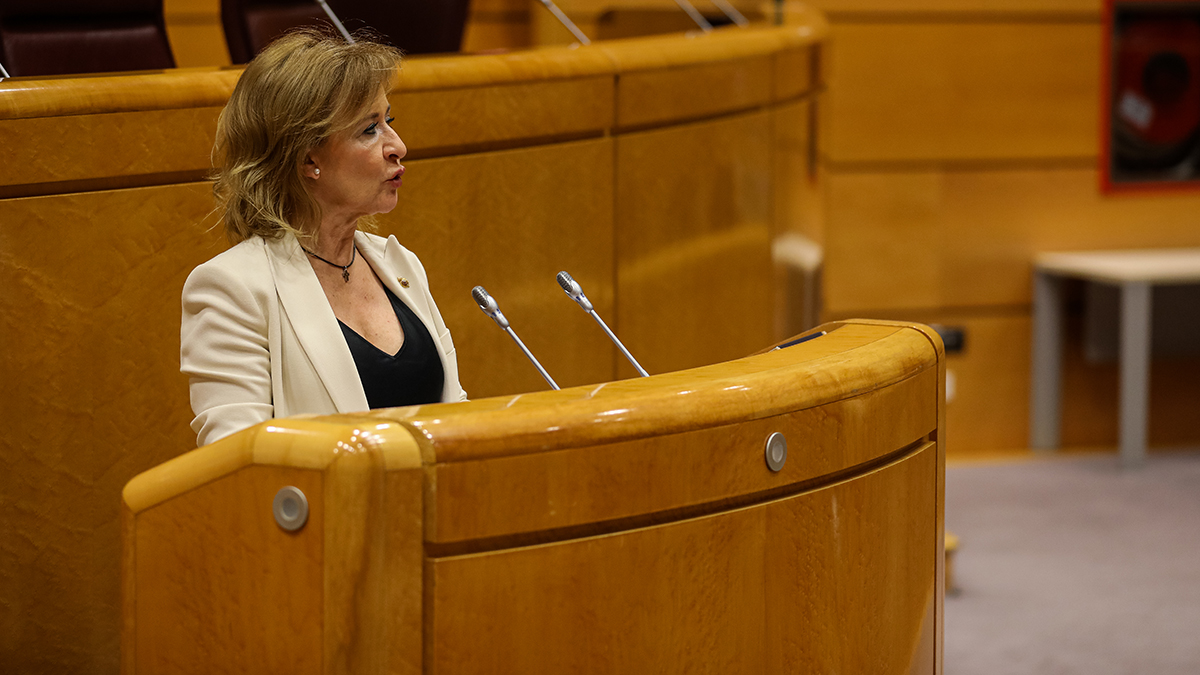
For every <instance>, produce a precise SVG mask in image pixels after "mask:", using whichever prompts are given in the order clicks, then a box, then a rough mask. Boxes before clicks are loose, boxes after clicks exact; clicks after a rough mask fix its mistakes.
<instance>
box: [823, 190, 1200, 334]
mask: <svg viewBox="0 0 1200 675" xmlns="http://www.w3.org/2000/svg"><path fill="white" fill-rule="evenodd" d="M1098 184H1099V177H1098V176H1097V174H1096V171H1095V170H1094V169H1092V168H1085V167H1079V168H1070V167H1067V168H1044V169H1039V168H1032V167H1031V168H1023V169H1011V170H1004V169H995V170H982V169H980V170H965V169H964V170H957V171H894V172H882V171H881V172H862V173H859V172H848V171H832V172H831V173H830V175H829V177H828V195H829V214H828V218H829V224H828V228H827V235H826V236H827V244H828V250H827V256H828V258H827V260H828V267H827V270H826V302H827V309H828V311H829V312H830V313H831V314H833V315H837V316H848V315H861V314H862V313H870V312H875V311H880V310H883V311H888V310H894V309H897V308H906V309H929V308H936V307H962V306H975V307H978V306H986V305H1028V303H1029V302H1030V298H1031V293H1032V291H1031V287H1030V278H1031V277H1030V275H1031V274H1032V267H1031V264H1032V263H1031V261H1032V260H1033V256H1034V254H1035V253H1037V252H1039V251H1055V250H1071V249H1089V248H1099V249H1105V248H1139V247H1166V246H1200V227H1198V226H1197V218H1196V215H1195V214H1196V212H1197V210H1200V195H1192V194H1187V193H1179V194H1146V195H1136V196H1130V195H1123V196H1115V197H1114V196H1104V195H1101V194H1100V193H1099V191H1098V189H1097V185H1098Z"/></svg>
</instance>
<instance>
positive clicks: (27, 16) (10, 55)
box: [0, 0, 175, 77]
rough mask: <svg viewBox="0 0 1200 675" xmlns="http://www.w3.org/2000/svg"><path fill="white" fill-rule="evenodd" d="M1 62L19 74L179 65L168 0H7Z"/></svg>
mask: <svg viewBox="0 0 1200 675" xmlns="http://www.w3.org/2000/svg"><path fill="white" fill-rule="evenodd" d="M0 63H3V64H4V65H5V67H6V69H7V70H8V72H9V73H10V74H11V75H12V76H14V77H17V76H22V75H25V76H38V75H66V74H72V73H103V72H118V71H126V70H158V69H162V68H174V67H175V59H174V57H173V56H172V55H171V45H170V42H169V41H168V39H167V28H166V23H165V22H164V21H163V0H3V2H0Z"/></svg>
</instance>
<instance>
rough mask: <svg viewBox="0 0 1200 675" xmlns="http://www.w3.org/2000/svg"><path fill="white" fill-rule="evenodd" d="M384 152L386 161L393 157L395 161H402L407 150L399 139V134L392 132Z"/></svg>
mask: <svg viewBox="0 0 1200 675" xmlns="http://www.w3.org/2000/svg"><path fill="white" fill-rule="evenodd" d="M386 151H387V156H388V159H391V158H393V157H394V158H396V159H404V156H405V155H407V154H408V148H407V147H406V146H405V145H404V141H403V140H401V139H400V134H398V133H396V132H395V131H394V130H393V131H392V133H391V139H390V140H389V142H388V144H387V147H386Z"/></svg>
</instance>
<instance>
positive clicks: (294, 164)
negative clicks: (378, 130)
mask: <svg viewBox="0 0 1200 675" xmlns="http://www.w3.org/2000/svg"><path fill="white" fill-rule="evenodd" d="M356 39H357V36H356ZM400 56H401V54H400V51H399V50H398V49H396V48H394V47H390V46H387V45H383V44H379V43H377V42H372V41H370V40H369V39H368V40H362V39H359V40H358V41H357V42H354V43H347V42H346V41H345V40H344V39H342V38H341V37H337V36H335V35H331V34H327V33H325V32H323V31H320V30H317V29H303V30H299V31H296V32H292V33H289V34H287V35H284V36H283V37H281V38H279V39H278V40H276V41H275V42H272V43H271V44H270V45H268V46H267V47H266V49H264V50H263V51H262V52H261V53H259V55H258V56H256V57H255V58H254V60H253V61H251V62H250V64H249V65H247V66H246V70H245V72H243V73H242V77H241V78H240V79H239V80H238V83H237V86H236V87H234V90H233V94H232V95H231V96H230V97H229V103H228V104H226V106H225V109H224V110H222V111H221V116H220V118H219V119H218V120H217V139H216V144H215V145H214V146H213V166H214V168H215V169H216V172H215V175H214V176H213V177H214V179H215V182H214V183H213V195H214V196H215V197H216V200H217V211H218V212H219V213H221V214H222V216H223V220H224V222H225V233H226V235H227V236H228V237H229V240H230V242H232V243H234V244H236V243H238V242H240V241H243V240H245V239H248V238H250V237H251V236H253V235H258V236H261V237H268V238H270V237H279V236H282V235H283V234H284V233H285V232H291V233H292V234H295V235H297V236H299V237H301V238H302V239H310V240H311V239H315V237H316V231H317V225H318V224H319V223H320V222H321V208H320V206H318V204H317V202H316V200H314V199H313V197H312V195H310V194H309V192H308V189H307V188H306V187H305V185H304V178H303V175H302V173H301V170H302V168H303V166H304V160H305V157H306V156H307V154H308V152H309V151H311V150H313V149H315V148H317V147H319V146H320V145H321V144H322V143H323V142H325V140H326V139H327V138H329V137H330V136H331V135H333V134H335V133H338V132H341V131H345V130H346V129H348V128H349V127H350V125H351V124H352V123H353V122H354V120H355V119H356V118H357V117H358V116H359V115H361V113H362V111H363V110H364V109H366V108H367V106H369V105H370V103H371V102H372V101H373V100H374V98H375V97H376V96H378V94H379V92H380V91H384V92H387V91H389V90H390V88H391V83H392V80H393V78H394V77H395V75H396V71H397V70H398V69H399V67H400Z"/></svg>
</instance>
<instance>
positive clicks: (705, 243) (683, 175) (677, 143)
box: [615, 113, 772, 375]
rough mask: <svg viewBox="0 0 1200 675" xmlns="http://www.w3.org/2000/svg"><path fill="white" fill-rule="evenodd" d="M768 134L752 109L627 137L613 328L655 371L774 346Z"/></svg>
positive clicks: (619, 187) (620, 143) (622, 152)
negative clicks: (697, 307)
mask: <svg viewBox="0 0 1200 675" xmlns="http://www.w3.org/2000/svg"><path fill="white" fill-rule="evenodd" d="M770 131H771V120H770V115H769V114H768V113H750V114H746V115H738V116H734V117H728V118H723V119H720V120H717V121H712V122H704V123H699V124H692V125H683V126H680V127H675V128H671V129H667V130H658V131H651V132H644V133H636V134H627V135H623V136H621V137H619V138H618V139H617V164H618V166H620V167H622V171H621V172H620V173H619V174H618V175H617V178H616V200H617V206H616V221H617V232H616V237H617V244H616V252H617V258H616V259H617V265H618V267H617V280H616V285H617V289H616V293H617V297H619V298H620V304H619V305H618V307H617V320H616V328H615V330H617V332H618V334H619V335H621V336H622V337H621V339H622V340H623V341H624V342H625V344H626V346H627V347H628V348H629V350H630V351H631V352H632V353H633V354H634V356H635V357H637V359H638V361H639V362H640V363H641V364H642V366H643V367H644V368H646V370H648V371H649V372H650V373H652V374H653V373H662V372H667V371H671V370H680V369H683V368H691V367H694V366H699V365H705V364H708V363H715V362H717V361H722V360H726V359H730V358H738V357H739V356H741V355H745V354H748V353H752V352H754V351H757V350H758V349H761V348H763V347H765V346H767V345H768V344H770V343H771V337H772V318H771V305H772V286H771V283H772V268H771V260H770V230H771V225H770V223H771V206H772V195H771V182H770V175H769V167H770V166H771V163H770V162H771V159H770V143H771V137H770ZM735 279H736V280H737V281H736V283H732V280H735ZM697 305H700V306H703V307H705V308H706V311H704V312H699V313H697V312H695V311H693V310H694V308H695V307H696V306H697ZM627 367H628V368H629V370H626V368H627ZM620 372H622V373H625V374H626V375H629V374H633V372H634V371H633V370H632V367H629V366H628V364H625V365H623V366H621V370H620Z"/></svg>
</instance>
